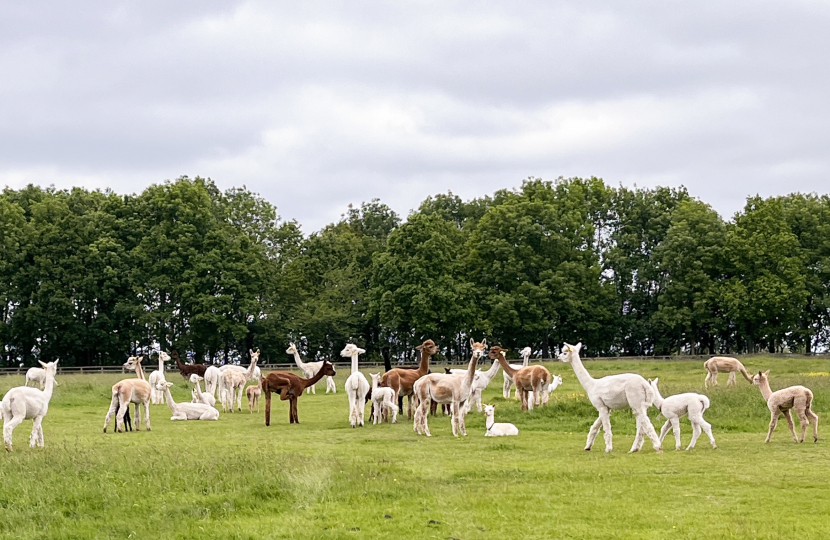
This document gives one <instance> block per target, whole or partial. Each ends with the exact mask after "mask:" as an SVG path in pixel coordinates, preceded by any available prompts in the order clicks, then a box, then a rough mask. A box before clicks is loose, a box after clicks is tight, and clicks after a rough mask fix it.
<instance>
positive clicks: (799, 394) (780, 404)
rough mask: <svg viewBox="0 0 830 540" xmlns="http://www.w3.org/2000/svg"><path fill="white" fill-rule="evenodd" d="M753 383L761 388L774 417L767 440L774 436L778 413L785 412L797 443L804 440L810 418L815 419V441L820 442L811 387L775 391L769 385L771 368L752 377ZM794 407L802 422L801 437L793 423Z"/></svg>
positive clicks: (795, 387) (793, 387) (771, 420)
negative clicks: (812, 406) (796, 432)
mask: <svg viewBox="0 0 830 540" xmlns="http://www.w3.org/2000/svg"><path fill="white" fill-rule="evenodd" d="M752 384H754V385H755V386H757V387H758V388H759V389H760V390H761V395H762V396H764V399H765V400H766V401H767V407H768V408H769V411H770V413H772V418H771V419H770V421H769V433H767V440H766V441H764V442H769V441H770V439H771V438H772V432H773V430H775V426H776V425H777V424H778V415H780V414H783V415H784V418H786V419H787V425H788V426H789V427H790V433H792V434H793V440H794V441H795V442H797V443H800V442H804V435H805V434H806V432H807V426H808V425H810V420H812V421H813V442H818V415H817V414H816V413H814V412H813V411H812V410H811V409H810V407H811V405H812V404H813V392H811V391H810V389H809V388H805V387H803V386H790V387H788V388H784V389H783V390H778V391H777V392H773V391H772V390H771V389H770V387H769V370H766V371H765V372H764V373H761V372H760V371H759V372H758V375H754V376H753V377H752ZM792 409H795V412H796V414H797V415H798V420H799V422H800V423H801V439H800V440H799V438H798V437H796V436H795V424H793V416H792Z"/></svg>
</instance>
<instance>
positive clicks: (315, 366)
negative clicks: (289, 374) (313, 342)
mask: <svg viewBox="0 0 830 540" xmlns="http://www.w3.org/2000/svg"><path fill="white" fill-rule="evenodd" d="M285 354H291V355H294V363H295V364H297V367H298V368H300V371H302V372H303V377H305V378H306V379H311V378H314V376H315V375H317V372H318V371H320V369H321V368H322V367H323V362H322V361H320V362H303V359H302V358H300V352H299V351H298V350H297V346H296V345H294V344H293V343H289V344H288V349H286V350H285ZM364 379H365V377H364ZM366 384H369V383H368V382H367V383H366ZM316 386H317V383H314V384H312V385H311V386H309V387H307V388H306V393H308V394H316V393H317V389H316V388H315V387H316ZM329 391H331V392H332V393H335V394H336V393H337V387H336V386H335V384H334V377H331V376H328V375H326V394H328V393H329ZM361 425H362V424H361Z"/></svg>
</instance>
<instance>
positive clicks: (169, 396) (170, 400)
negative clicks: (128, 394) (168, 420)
mask: <svg viewBox="0 0 830 540" xmlns="http://www.w3.org/2000/svg"><path fill="white" fill-rule="evenodd" d="M164 401H166V402H167V406H168V407H170V410H171V411H173V410H175V408H176V402H175V401H173V394H171V393H170V387H169V386H165V387H164ZM136 407H138V405H136Z"/></svg>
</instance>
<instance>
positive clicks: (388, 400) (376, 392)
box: [369, 373, 398, 424]
mask: <svg viewBox="0 0 830 540" xmlns="http://www.w3.org/2000/svg"><path fill="white" fill-rule="evenodd" d="M369 375H371V377H372V423H373V424H380V423H381V422H383V419H384V418H386V419H388V418H389V412H390V411H391V412H392V423H393V424H397V423H398V404H397V403H395V391H394V390H392V389H391V388H386V387H384V388H381V387H380V378H381V374H380V373H370V374H369Z"/></svg>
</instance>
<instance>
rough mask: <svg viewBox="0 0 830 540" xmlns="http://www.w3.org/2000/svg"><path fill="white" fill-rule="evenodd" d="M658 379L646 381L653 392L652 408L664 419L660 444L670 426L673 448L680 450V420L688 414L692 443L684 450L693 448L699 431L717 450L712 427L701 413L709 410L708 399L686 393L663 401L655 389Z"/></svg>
mask: <svg viewBox="0 0 830 540" xmlns="http://www.w3.org/2000/svg"><path fill="white" fill-rule="evenodd" d="M658 380H659V379H654V380H653V381H652V380H651V379H649V380H648V384H649V385H650V386H651V389H652V390H653V391H654V406H655V407H657V410H658V411H660V414H662V415H663V416H665V417H666V423H665V424H663V429H661V430H660V444H663V439H665V438H666V434H667V433H668V432H669V426H670V425H671V427H672V429H673V430H674V447H675V449H677V450H680V419H681V418H682V417H683V416H684V415H686V414H688V415H689V422H691V423H692V442H690V443H689V446H687V447H686V450H691V449H692V448H694V447H695V443H696V442H697V438H698V437H700V431H701V430H703V432H704V433H706V435H708V436H709V442H711V443H712V448H713V449H714V448H717V447H718V445H716V444H715V437H714V436H713V435H712V426H711V425H710V424H709V422H707V421H706V420H704V419H703V412H704V411H705V410H706V409H708V408H709V398H708V397H706V396H704V395H701V394H695V393H693V392H687V393H685V394H677V395H674V396H669V397H667V398H665V399H663V396H661V395H660V390H658V389H657V381H658Z"/></svg>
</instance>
